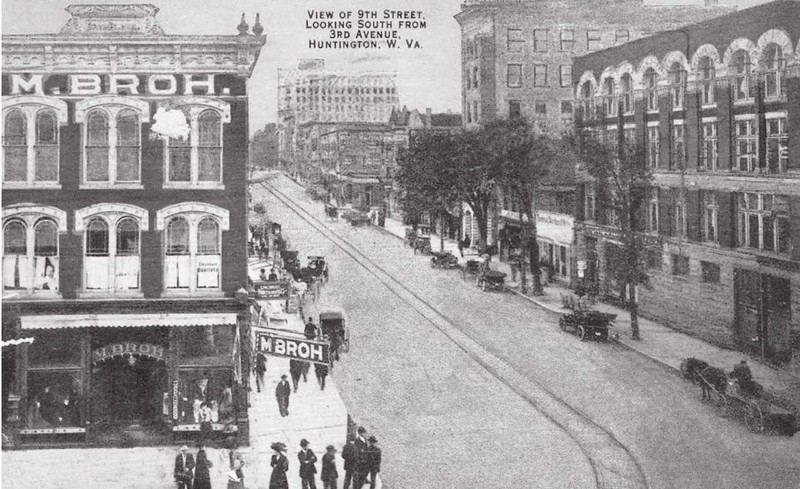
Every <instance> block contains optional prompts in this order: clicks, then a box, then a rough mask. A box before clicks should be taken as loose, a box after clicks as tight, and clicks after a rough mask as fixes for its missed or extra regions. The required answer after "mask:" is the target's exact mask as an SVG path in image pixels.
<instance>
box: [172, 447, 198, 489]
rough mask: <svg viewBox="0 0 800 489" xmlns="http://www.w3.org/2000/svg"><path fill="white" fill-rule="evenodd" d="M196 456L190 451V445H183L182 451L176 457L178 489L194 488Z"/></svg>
mask: <svg viewBox="0 0 800 489" xmlns="http://www.w3.org/2000/svg"><path fill="white" fill-rule="evenodd" d="M193 469H194V457H192V454H191V453H189V447H187V446H186V445H184V446H182V447H181V453H180V454H179V455H177V456H176V457H175V482H176V483H177V484H178V489H192V481H193V479H194V473H193V472H192V470H193Z"/></svg>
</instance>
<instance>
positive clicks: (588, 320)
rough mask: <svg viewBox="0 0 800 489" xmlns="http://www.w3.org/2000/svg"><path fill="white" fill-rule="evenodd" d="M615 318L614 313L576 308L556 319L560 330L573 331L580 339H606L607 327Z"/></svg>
mask: <svg viewBox="0 0 800 489" xmlns="http://www.w3.org/2000/svg"><path fill="white" fill-rule="evenodd" d="M615 319H617V315H616V314H609V313H605V312H600V311H590V310H584V309H576V310H575V311H574V312H572V313H570V314H564V315H562V316H561V319H559V321H558V325H559V326H560V327H561V331H569V332H571V333H574V334H575V335H576V336H577V337H578V338H580V340H581V341H587V340H590V339H595V340H600V341H606V340H608V327H609V326H610V325H611V323H613V322H614V320H615Z"/></svg>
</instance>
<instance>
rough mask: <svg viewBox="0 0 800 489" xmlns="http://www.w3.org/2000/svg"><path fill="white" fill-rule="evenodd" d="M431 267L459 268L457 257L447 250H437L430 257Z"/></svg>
mask: <svg viewBox="0 0 800 489" xmlns="http://www.w3.org/2000/svg"><path fill="white" fill-rule="evenodd" d="M431 268H441V269H450V268H459V265H458V257H456V256H455V255H454V254H452V253H450V252H449V251H437V252H435V253H434V254H433V256H432V257H431Z"/></svg>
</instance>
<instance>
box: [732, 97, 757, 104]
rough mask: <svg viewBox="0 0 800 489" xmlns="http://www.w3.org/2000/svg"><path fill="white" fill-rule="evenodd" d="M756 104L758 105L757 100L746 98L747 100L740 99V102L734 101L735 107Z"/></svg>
mask: <svg viewBox="0 0 800 489" xmlns="http://www.w3.org/2000/svg"><path fill="white" fill-rule="evenodd" d="M754 103H756V99H755V98H745V99H740V100H734V101H733V105H752V104H754Z"/></svg>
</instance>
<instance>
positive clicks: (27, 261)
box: [3, 204, 67, 294]
mask: <svg viewBox="0 0 800 489" xmlns="http://www.w3.org/2000/svg"><path fill="white" fill-rule="evenodd" d="M66 226H67V216H66V213H65V212H64V211H62V210H60V209H56V208H54V207H48V206H38V205H35V204H19V205H14V206H10V207H7V208H5V209H3V289H4V290H7V291H15V292H16V293H18V294H19V293H22V294H48V293H55V292H57V291H58V290H59V278H58V274H59V256H60V254H59V233H62V232H66V230H67V229H66Z"/></svg>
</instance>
